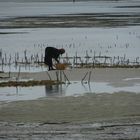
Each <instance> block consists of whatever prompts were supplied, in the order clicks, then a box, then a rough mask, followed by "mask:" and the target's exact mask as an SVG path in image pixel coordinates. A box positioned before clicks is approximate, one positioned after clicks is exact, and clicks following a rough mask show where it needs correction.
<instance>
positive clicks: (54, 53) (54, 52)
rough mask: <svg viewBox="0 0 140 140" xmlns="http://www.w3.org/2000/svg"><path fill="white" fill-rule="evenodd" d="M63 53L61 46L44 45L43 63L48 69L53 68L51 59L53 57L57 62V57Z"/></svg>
mask: <svg viewBox="0 0 140 140" xmlns="http://www.w3.org/2000/svg"><path fill="white" fill-rule="evenodd" d="M63 53H65V50H64V49H63V48H61V49H57V48H54V47H46V49H45V59H44V63H45V64H47V65H48V66H49V70H54V68H53V63H52V59H55V61H56V62H57V63H59V60H58V58H59V56H60V55H62V54H63Z"/></svg>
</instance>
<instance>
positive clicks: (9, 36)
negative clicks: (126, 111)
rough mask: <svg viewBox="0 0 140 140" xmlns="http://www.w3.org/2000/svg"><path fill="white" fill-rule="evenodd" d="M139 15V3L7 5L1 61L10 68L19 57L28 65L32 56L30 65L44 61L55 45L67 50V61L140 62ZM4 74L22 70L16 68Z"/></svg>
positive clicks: (0, 30) (0, 17)
mask: <svg viewBox="0 0 140 140" xmlns="http://www.w3.org/2000/svg"><path fill="white" fill-rule="evenodd" d="M139 11H140V2H139V1H137V0H134V1H129V0H128V1H79V2H75V3H72V2H28V3H26V2H1V3H0V42H1V43H0V50H1V52H2V53H1V57H2V58H3V60H5V62H6V63H8V62H9V61H10V62H11V63H12V62H13V61H14V60H15V58H17V57H18V58H19V59H18V61H20V62H22V61H24V58H25V53H26V57H28V60H29V61H30V60H31V58H33V57H35V56H38V58H39V60H40V61H42V60H43V57H44V50H45V47H47V46H54V47H57V48H62V47H63V48H65V50H66V55H65V56H69V57H74V56H75V55H77V56H79V57H81V58H82V59H83V60H82V61H85V59H84V57H85V56H86V55H88V56H89V57H91V58H92V57H93V56H94V55H96V56H99V55H102V56H108V57H112V59H113V58H114V57H120V58H125V59H126V60H128V59H129V62H130V63H131V62H132V63H133V62H138V63H139V61H140V59H139V52H140V48H139V44H140V18H139V15H140V12H139ZM65 56H64V57H65ZM6 60H7V61H6ZM91 61H92V60H91ZM116 63H117V62H116ZM21 70H22V71H26V70H28V71H41V70H46V69H43V68H40V67H39V68H37V67H36V68H35V69H34V67H31V69H21ZM3 71H17V70H16V69H15V67H14V66H13V65H11V67H10V68H9V67H5V68H3Z"/></svg>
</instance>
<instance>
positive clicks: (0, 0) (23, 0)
mask: <svg viewBox="0 0 140 140" xmlns="http://www.w3.org/2000/svg"><path fill="white" fill-rule="evenodd" d="M72 1H73V0H0V2H72ZM76 1H77V2H78V1H121V0H75V2H76Z"/></svg>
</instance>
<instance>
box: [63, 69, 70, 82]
mask: <svg viewBox="0 0 140 140" xmlns="http://www.w3.org/2000/svg"><path fill="white" fill-rule="evenodd" d="M63 75H64V77H65V79H66V80H67V81H68V84H70V81H69V79H68V77H67V76H66V74H65V72H64V71H63Z"/></svg>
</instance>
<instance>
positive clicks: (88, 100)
mask: <svg viewBox="0 0 140 140" xmlns="http://www.w3.org/2000/svg"><path fill="white" fill-rule="evenodd" d="M88 71H92V76H91V81H96V82H103V81H104V82H105V81H108V82H109V83H110V84H112V85H114V86H126V85H127V86H128V85H132V84H134V83H140V79H139V78H140V69H121V68H116V69H115V68H101V69H98V68H96V69H70V70H66V71H65V73H66V75H67V76H68V78H69V80H70V81H71V80H76V81H78V80H81V78H83V76H84V74H85V73H86V72H88ZM55 72H56V71H50V72H49V74H50V76H51V78H52V79H55V78H56V76H55ZM16 74H17V73H12V76H16ZM5 75H6V74H5ZM81 75H82V76H81ZM20 78H21V79H22V78H25V79H27V78H29V79H30V78H32V79H38V80H42V79H48V78H49V77H48V75H47V74H46V72H40V73H21V74H20ZM139 108H140V94H139V93H125V92H119V93H113V94H108V93H104V94H103V93H102V94H90V93H87V94H85V95H83V96H78V97H73V96H70V97H63V98H62V97H61V98H60V97H55V98H54V97H53V98H47V97H46V98H41V99H38V100H32V101H17V102H11V103H4V102H1V105H0V114H1V115H0V121H1V123H0V139H6V140H7V139H19V138H20V139H38V140H39V139H58V140H59V139H61V140H63V139H68V140H71V139H78V140H81V139H87V140H90V139H107V140H111V139H140V111H139Z"/></svg>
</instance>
